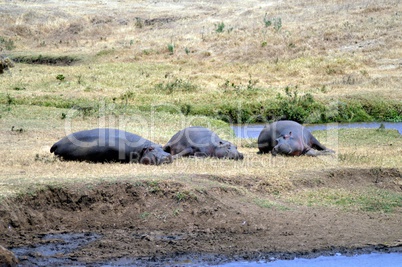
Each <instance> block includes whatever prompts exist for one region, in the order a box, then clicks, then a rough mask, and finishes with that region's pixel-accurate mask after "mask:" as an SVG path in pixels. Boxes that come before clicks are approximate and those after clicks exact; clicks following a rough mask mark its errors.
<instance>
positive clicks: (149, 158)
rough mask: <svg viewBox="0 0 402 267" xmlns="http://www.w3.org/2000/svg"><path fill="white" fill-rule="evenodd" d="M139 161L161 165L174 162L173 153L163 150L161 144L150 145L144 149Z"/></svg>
mask: <svg viewBox="0 0 402 267" xmlns="http://www.w3.org/2000/svg"><path fill="white" fill-rule="evenodd" d="M139 162H140V163H141V164H146V165H160V164H163V163H172V162H173V159H172V155H170V154H169V153H167V152H165V151H163V149H162V147H161V146H155V145H152V146H149V147H146V148H144V149H143V151H142V154H141V156H140V159H139Z"/></svg>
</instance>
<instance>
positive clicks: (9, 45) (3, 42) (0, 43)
mask: <svg viewBox="0 0 402 267" xmlns="http://www.w3.org/2000/svg"><path fill="white" fill-rule="evenodd" d="M1 47H4V49H5V50H13V49H15V48H16V46H15V44H14V41H13V40H11V39H8V40H7V39H6V38H4V37H3V36H0V48H1ZM0 50H1V49H0Z"/></svg>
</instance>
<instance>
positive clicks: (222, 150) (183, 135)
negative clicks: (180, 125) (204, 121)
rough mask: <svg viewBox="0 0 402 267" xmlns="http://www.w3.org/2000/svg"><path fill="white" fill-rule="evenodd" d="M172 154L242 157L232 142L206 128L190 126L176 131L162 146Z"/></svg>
mask: <svg viewBox="0 0 402 267" xmlns="http://www.w3.org/2000/svg"><path fill="white" fill-rule="evenodd" d="M163 149H164V150H165V151H166V152H169V153H171V154H172V155H179V156H200V157H217V158H230V159H243V155H242V154H241V153H239V152H238V151H237V147H236V146H235V145H233V144H232V143H230V142H228V141H225V140H222V139H221V138H220V137H219V136H218V135H217V134H216V133H214V132H213V131H211V130H209V129H208V128H204V127H200V126H192V127H188V128H185V129H183V130H181V131H179V132H177V133H176V134H175V135H173V137H172V138H171V139H170V140H169V142H168V143H167V144H166V145H165V146H164V148H163Z"/></svg>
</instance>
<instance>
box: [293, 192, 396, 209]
mask: <svg viewBox="0 0 402 267" xmlns="http://www.w3.org/2000/svg"><path fill="white" fill-rule="evenodd" d="M292 202H294V203H297V204H301V205H307V206H334V207H339V208H342V209H346V210H361V211H370V212H394V211H395V209H397V208H401V207H402V195H401V194H398V193H395V192H392V191H388V190H385V189H369V190H366V191H359V190H350V191H349V190H346V189H332V188H321V189H314V190H308V191H304V192H301V193H298V194H297V195H295V196H293V197H292Z"/></svg>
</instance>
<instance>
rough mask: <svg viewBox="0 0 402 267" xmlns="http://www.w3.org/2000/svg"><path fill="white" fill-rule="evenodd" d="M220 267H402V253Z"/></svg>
mask: <svg viewBox="0 0 402 267" xmlns="http://www.w3.org/2000/svg"><path fill="white" fill-rule="evenodd" d="M215 266H219V267H402V253H390V254H384V253H372V254H363V255H357V256H342V255H337V256H320V257H318V258H314V259H301V258H296V259H294V260H277V261H271V262H231V263H227V264H222V265H215Z"/></svg>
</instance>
